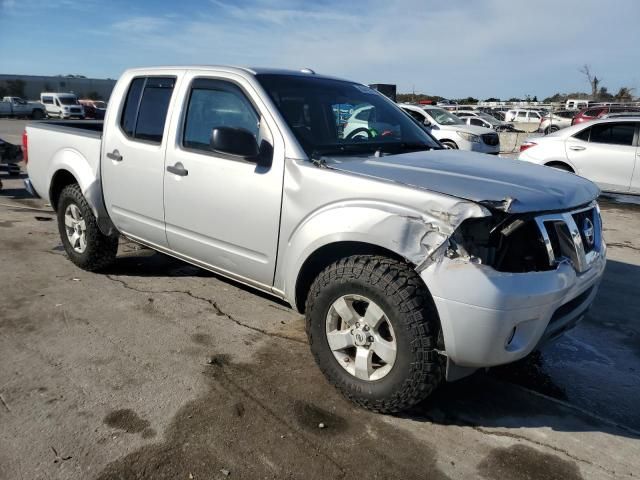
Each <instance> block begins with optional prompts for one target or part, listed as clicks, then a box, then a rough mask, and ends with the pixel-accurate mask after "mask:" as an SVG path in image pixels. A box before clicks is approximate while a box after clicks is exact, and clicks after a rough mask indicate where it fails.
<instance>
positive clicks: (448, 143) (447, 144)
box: [440, 140, 458, 150]
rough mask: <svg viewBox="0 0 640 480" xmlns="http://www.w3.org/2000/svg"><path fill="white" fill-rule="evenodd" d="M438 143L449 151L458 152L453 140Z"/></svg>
mask: <svg viewBox="0 0 640 480" xmlns="http://www.w3.org/2000/svg"><path fill="white" fill-rule="evenodd" d="M440 143H441V144H442V145H444V146H445V147H447V148H448V149H451V150H458V144H457V143H456V142H454V141H453V140H441V141H440Z"/></svg>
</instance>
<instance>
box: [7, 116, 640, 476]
mask: <svg viewBox="0 0 640 480" xmlns="http://www.w3.org/2000/svg"><path fill="white" fill-rule="evenodd" d="M23 126H24V122H19V121H14V120H0V138H3V139H5V140H7V141H14V142H19V137H20V134H21V131H22V128H23ZM2 180H3V183H4V189H3V190H2V191H0V266H1V268H2V273H3V275H2V278H1V279H0V298H1V299H2V306H3V308H2V310H0V365H2V368H0V479H17V478H24V479H27V478H28V479H34V478H35V479H40V478H42V479H65V480H66V479H86V478H96V479H128V478H148V479H162V478H172V479H173V478H178V479H215V478H246V479H253V478H303V477H304V478H305V479H315V478H318V479H320V478H322V479H327V478H353V477H356V476H357V477H361V478H380V479H387V478H402V479H409V478H433V479H441V478H442V479H444V478H451V479H469V478H487V479H494V478H495V479H516V480H517V479H538V478H539V479H543V478H544V479H556V478H557V479H565V480H566V479H569V480H572V479H583V478H584V479H608V478H637V477H638V476H640V408H638V405H639V401H638V399H640V295H639V293H640V290H639V289H638V285H639V284H640V240H639V238H638V237H639V236H638V232H640V206H639V205H637V204H634V201H635V198H634V197H631V198H630V199H629V198H623V197H613V198H602V199H601V206H602V211H603V219H604V227H605V239H606V241H607V243H608V245H609V250H608V258H609V261H608V264H607V269H606V272H605V276H604V280H603V282H602V285H601V288H600V291H599V294H598V297H597V299H596V302H595V304H594V306H593V308H592V309H591V311H590V312H589V314H588V315H587V317H586V319H585V320H584V321H583V322H582V323H580V324H579V325H578V326H577V327H576V328H575V329H574V330H572V331H571V332H569V333H567V334H565V335H564V336H562V337H561V338H559V339H558V340H557V341H556V342H554V343H553V344H550V345H548V346H546V347H544V348H543V349H542V350H541V351H540V352H539V353H537V354H534V355H532V356H531V357H529V358H527V359H525V360H524V361H521V362H518V363H517V364H514V365H510V366H506V367H501V368H498V369H493V370H490V371H488V372H478V373H476V374H475V375H473V376H472V377H470V378H467V379H464V380H461V381H459V382H456V383H452V384H448V385H445V386H444V387H443V388H441V389H440V390H439V391H438V392H437V393H436V394H435V395H433V396H432V397H431V398H429V399H428V400H427V401H425V402H424V403H423V404H421V405H419V406H417V407H416V408H414V409H413V410H411V411H409V412H406V413H405V414H403V415H399V416H384V415H377V414H373V413H369V412H367V411H364V410H362V409H359V408H356V407H354V406H352V405H351V404H350V403H349V402H347V401H346V400H344V399H343V398H342V396H341V395H340V394H339V393H338V392H337V391H335V390H334V389H333V388H332V387H331V386H330V385H329V384H328V383H327V382H326V381H325V379H324V377H323V376H322V375H321V373H320V372H319V370H318V368H317V367H316V366H315V364H314V362H313V358H312V356H311V354H310V352H309V349H308V345H307V343H306V337H305V335H304V324H303V319H302V317H301V316H300V315H298V314H297V313H295V312H293V311H292V310H290V309H289V308H288V306H287V305H285V304H283V303H281V302H279V301H277V300H274V299H272V298H270V297H268V296H265V295H264V294H261V293H258V292H256V291H254V290H252V289H250V288H247V287H244V286H242V285H239V284H236V283H234V282H231V281H229V280H226V279H224V278H222V277H218V276H216V275H214V274H211V273H209V272H206V271H204V270H201V269H199V268H196V267H193V266H190V265H188V264H185V263H182V262H180V261H177V260H174V259H171V258H169V257H166V256H164V255H161V254H158V253H154V252H153V251H150V250H148V249H146V248H142V247H140V246H138V245H136V244H134V243H131V242H126V241H122V242H121V245H120V250H119V258H118V260H117V262H116V264H115V265H114V266H113V267H112V268H111V269H110V270H109V271H107V272H104V273H100V274H96V273H88V272H84V271H82V270H80V269H78V268H77V267H75V266H74V265H73V264H72V263H71V262H70V261H68V260H67V258H66V256H65V254H64V251H63V250H62V246H61V244H60V240H59V235H58V231H57V225H56V221H55V216H54V213H53V212H52V211H51V210H50V208H49V207H48V206H47V205H45V204H44V202H43V201H41V200H35V199H30V198H28V196H27V194H26V192H25V191H24V189H23V188H22V185H21V182H22V180H21V179H20V178H13V179H9V178H7V177H6V176H5V175H4V174H2ZM321 423H322V424H323V426H324V427H325V428H320V427H319V425H320V424H321Z"/></svg>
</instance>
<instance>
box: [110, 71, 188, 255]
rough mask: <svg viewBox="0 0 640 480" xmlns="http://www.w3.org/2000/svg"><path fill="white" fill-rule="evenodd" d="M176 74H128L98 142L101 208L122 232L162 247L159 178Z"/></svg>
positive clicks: (160, 186) (163, 231)
mask: <svg viewBox="0 0 640 480" xmlns="http://www.w3.org/2000/svg"><path fill="white" fill-rule="evenodd" d="M176 82H177V76H176V73H175V71H174V72H170V74H169V72H167V74H166V75H163V74H159V75H157V76H141V77H133V78H131V79H130V81H129V82H126V84H125V85H124V86H122V85H119V87H121V88H122V90H118V91H114V95H113V98H121V99H122V101H121V103H120V105H118V106H117V108H110V109H109V113H108V115H107V120H106V121H105V125H106V128H105V134H104V137H103V141H102V158H101V169H102V189H103V192H104V200H105V204H106V207H107V211H108V212H109V215H110V217H111V219H112V220H113V222H114V224H115V225H116V227H117V228H118V230H119V231H121V232H122V233H124V234H126V235H128V236H130V237H132V238H134V239H139V240H144V241H145V242H147V243H150V244H152V245H155V246H159V247H166V246H167V237H166V233H165V226H164V203H163V188H164V187H163V179H164V155H165V150H166V142H167V136H166V127H167V124H168V112H171V103H172V96H173V91H174V88H175V86H176Z"/></svg>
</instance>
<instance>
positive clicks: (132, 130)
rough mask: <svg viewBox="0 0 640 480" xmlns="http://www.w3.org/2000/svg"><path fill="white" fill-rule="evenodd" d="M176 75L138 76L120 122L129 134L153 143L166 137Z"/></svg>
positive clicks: (128, 96) (126, 101) (130, 91)
mask: <svg viewBox="0 0 640 480" xmlns="http://www.w3.org/2000/svg"><path fill="white" fill-rule="evenodd" d="M174 84H175V78H173V77H166V78H165V77H147V78H136V79H134V80H133V81H132V82H131V86H130V87H129V92H128V93H127V99H126V100H125V104H124V109H123V111H122V117H121V119H120V126H121V127H122V130H123V131H124V132H125V134H126V135H127V136H129V137H132V138H135V139H139V140H145V141H149V142H153V143H160V142H161V141H162V134H163V132H164V124H165V120H166V119H167V111H168V109H169V101H170V100H171V94H172V93H173V87H174Z"/></svg>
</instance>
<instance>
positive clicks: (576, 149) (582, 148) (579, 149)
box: [569, 145, 587, 152]
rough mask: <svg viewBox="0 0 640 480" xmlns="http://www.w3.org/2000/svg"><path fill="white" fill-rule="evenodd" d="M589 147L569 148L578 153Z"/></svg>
mask: <svg viewBox="0 0 640 480" xmlns="http://www.w3.org/2000/svg"><path fill="white" fill-rule="evenodd" d="M586 149H587V147H581V146H579V145H572V146H571V147H569V150H575V151H576V152H579V151H581V150H586Z"/></svg>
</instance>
